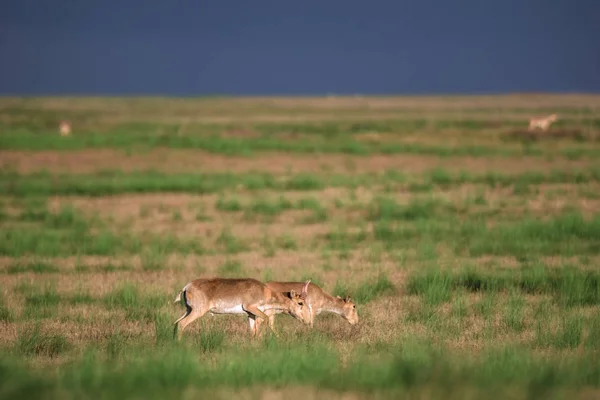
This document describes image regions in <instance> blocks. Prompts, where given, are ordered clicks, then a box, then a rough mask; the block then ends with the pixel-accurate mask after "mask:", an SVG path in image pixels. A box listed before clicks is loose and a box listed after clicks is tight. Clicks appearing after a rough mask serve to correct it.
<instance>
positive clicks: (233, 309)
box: [210, 304, 247, 314]
mask: <svg viewBox="0 0 600 400" xmlns="http://www.w3.org/2000/svg"><path fill="white" fill-rule="evenodd" d="M210 313H211V314H247V313H246V311H244V309H243V308H242V305H241V304H236V305H235V306H215V307H212V308H211V309H210Z"/></svg>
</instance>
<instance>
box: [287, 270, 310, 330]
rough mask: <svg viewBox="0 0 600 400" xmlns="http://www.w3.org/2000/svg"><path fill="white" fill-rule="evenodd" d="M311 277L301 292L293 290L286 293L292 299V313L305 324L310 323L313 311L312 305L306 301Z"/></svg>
mask: <svg viewBox="0 0 600 400" xmlns="http://www.w3.org/2000/svg"><path fill="white" fill-rule="evenodd" d="M310 281H311V279H309V280H307V281H306V282H305V283H304V286H302V291H301V292H300V293H298V292H296V291H295V290H291V291H290V292H289V293H286V295H287V297H288V298H289V299H290V300H291V307H290V315H291V316H293V317H294V318H296V319H299V320H301V321H302V322H303V323H304V324H306V325H308V324H310V320H311V312H310V307H308V304H307V302H306V298H307V296H308V285H310Z"/></svg>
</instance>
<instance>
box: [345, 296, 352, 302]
mask: <svg viewBox="0 0 600 400" xmlns="http://www.w3.org/2000/svg"><path fill="white" fill-rule="evenodd" d="M344 301H345V302H346V303H349V302H350V301H351V299H350V295H349V294H347V295H346V298H345V299H344Z"/></svg>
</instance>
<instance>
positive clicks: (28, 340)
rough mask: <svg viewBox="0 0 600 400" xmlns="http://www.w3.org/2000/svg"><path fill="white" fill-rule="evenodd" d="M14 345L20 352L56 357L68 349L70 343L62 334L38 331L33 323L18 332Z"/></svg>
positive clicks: (37, 327)
mask: <svg viewBox="0 0 600 400" xmlns="http://www.w3.org/2000/svg"><path fill="white" fill-rule="evenodd" d="M16 347H17V349H18V351H19V352H20V353H21V354H25V355H36V356H45V357H56V356H58V355H60V354H62V353H65V352H66V351H68V350H69V349H70V348H71V344H70V343H69V341H68V340H67V339H66V338H65V337H64V336H61V335H57V334H48V333H42V332H40V328H39V326H38V325H35V326H34V327H27V328H26V329H24V330H23V331H22V332H20V333H19V340H18V342H17V345H16Z"/></svg>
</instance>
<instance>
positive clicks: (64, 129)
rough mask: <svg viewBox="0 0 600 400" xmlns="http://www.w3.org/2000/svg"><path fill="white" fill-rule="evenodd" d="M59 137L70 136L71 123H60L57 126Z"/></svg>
mask: <svg viewBox="0 0 600 400" xmlns="http://www.w3.org/2000/svg"><path fill="white" fill-rule="evenodd" d="M58 130H59V132H60V136H69V135H70V134H71V123H70V122H69V121H60V124H59V125H58Z"/></svg>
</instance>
